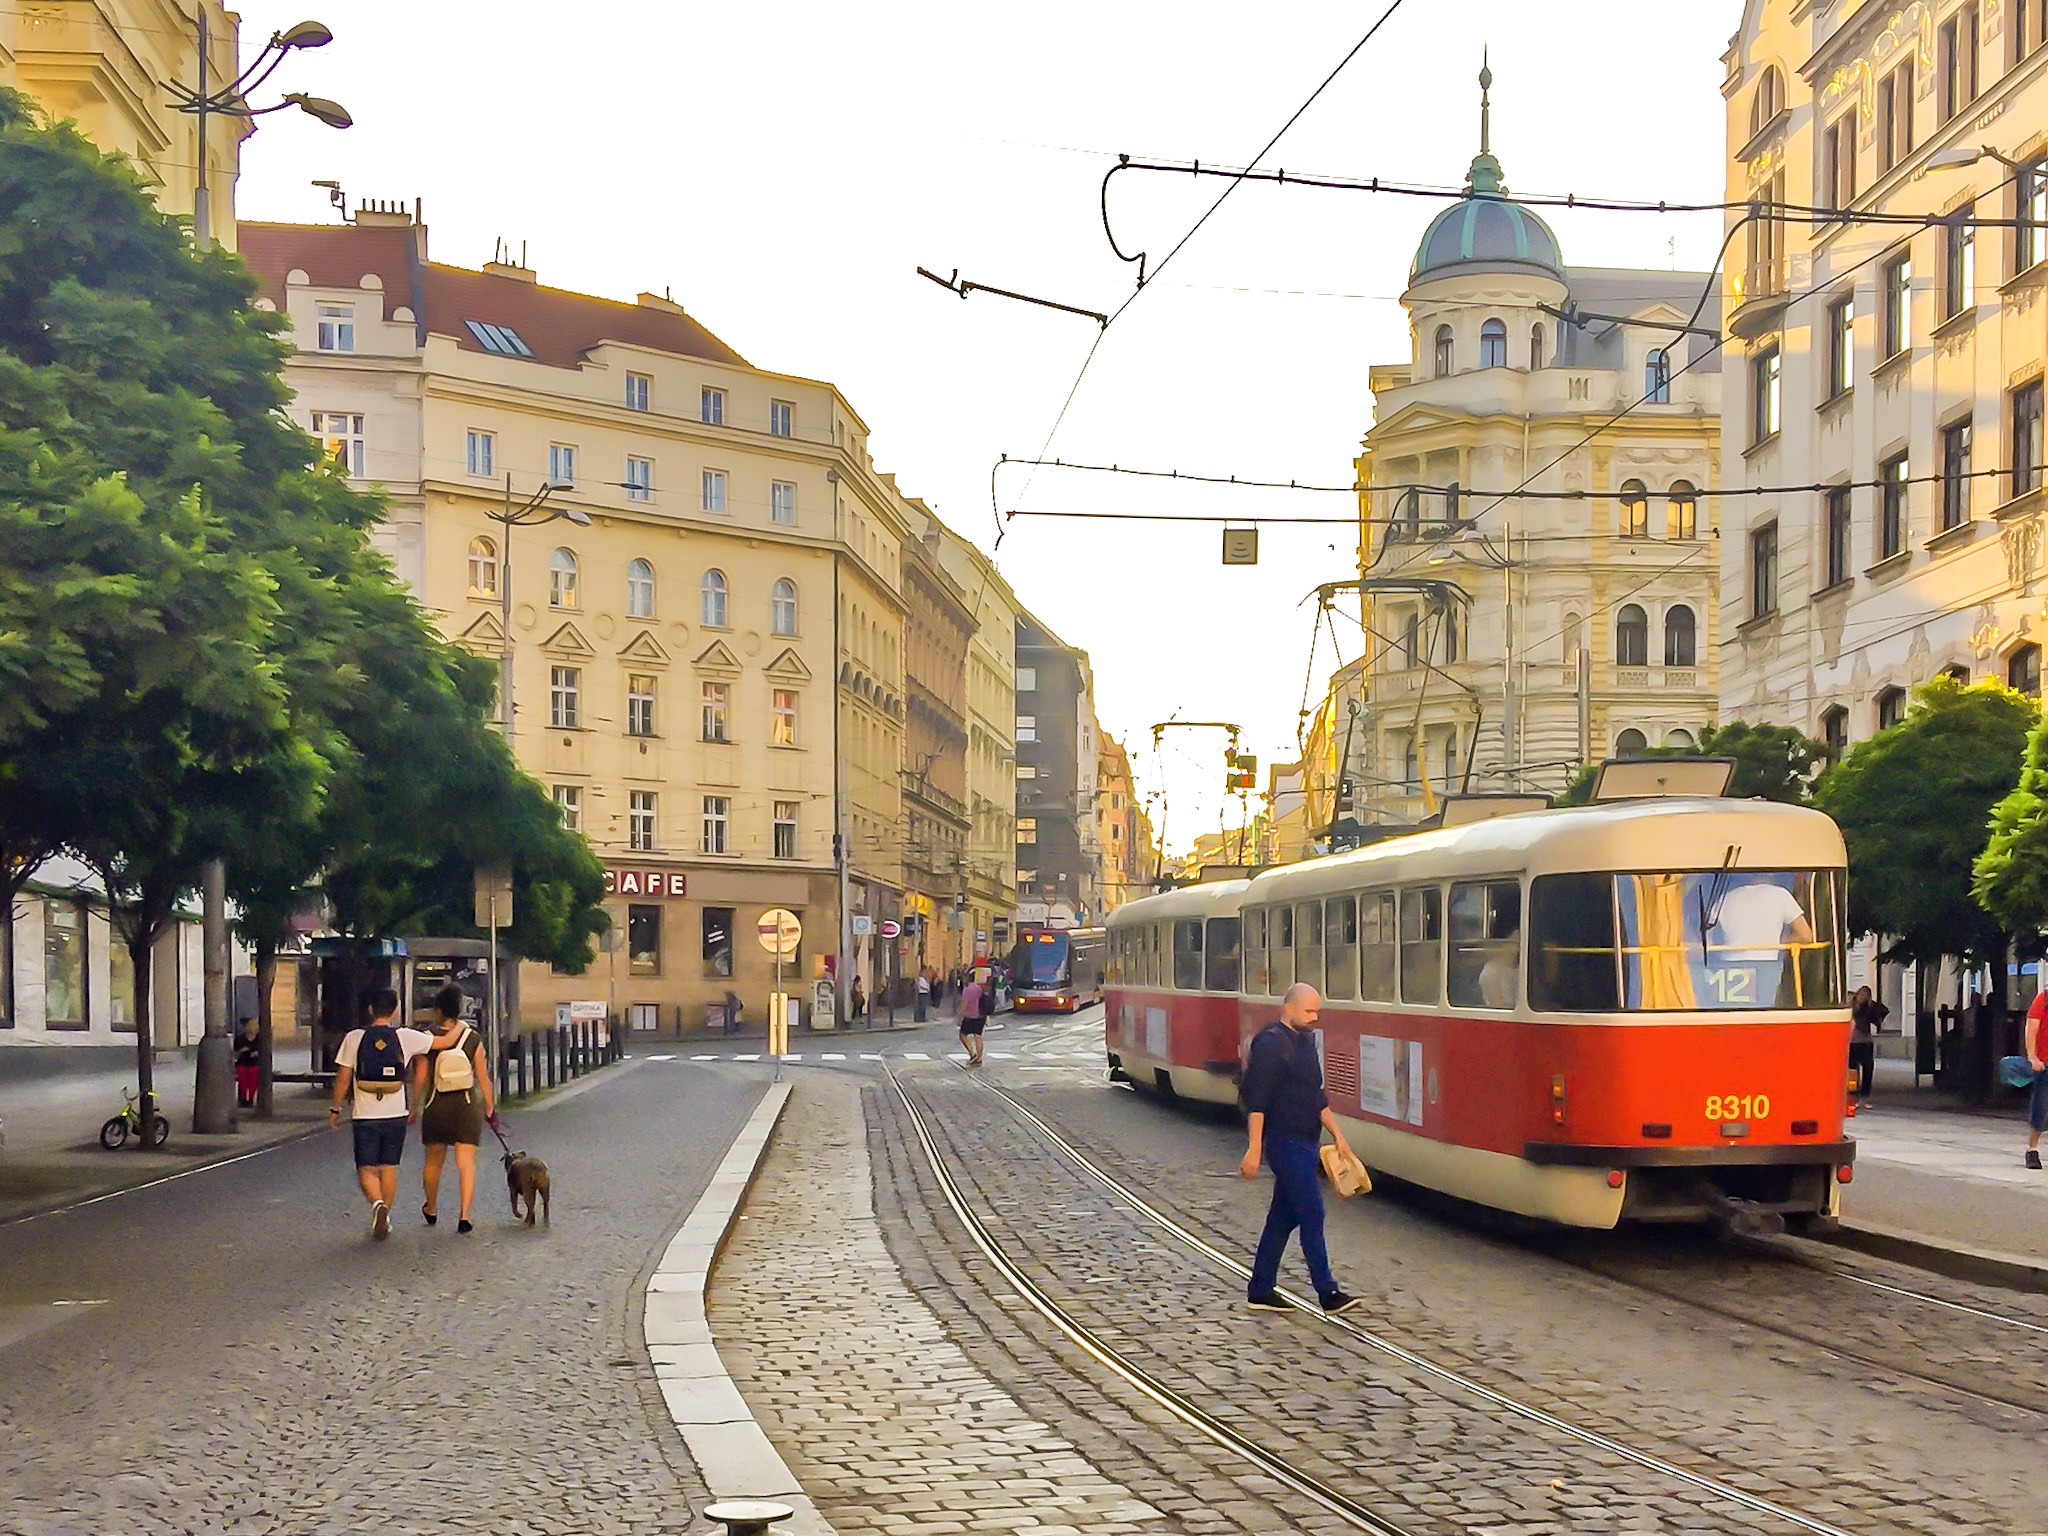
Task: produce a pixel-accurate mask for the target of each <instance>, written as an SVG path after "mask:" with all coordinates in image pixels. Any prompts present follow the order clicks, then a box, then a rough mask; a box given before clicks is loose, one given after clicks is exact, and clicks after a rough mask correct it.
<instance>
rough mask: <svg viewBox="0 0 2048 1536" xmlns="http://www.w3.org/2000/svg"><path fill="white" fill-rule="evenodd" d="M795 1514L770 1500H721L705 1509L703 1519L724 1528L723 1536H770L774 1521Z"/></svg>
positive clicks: (787, 1507) (785, 1506) (785, 1518)
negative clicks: (714, 1521) (712, 1521)
mask: <svg viewBox="0 0 2048 1536" xmlns="http://www.w3.org/2000/svg"><path fill="white" fill-rule="evenodd" d="M795 1513H796V1511H795V1510H794V1509H792V1508H790V1506H789V1505H787V1504H777V1503H776V1502H774V1500H772V1499H721V1500H720V1501H719V1502H718V1503H716V1504H713V1505H710V1506H709V1507H708V1508H706V1509H705V1511H704V1518H705V1519H707V1520H716V1521H717V1522H718V1523H719V1524H720V1525H722V1526H724V1527H725V1536H771V1527H773V1526H774V1524H775V1522H776V1521H778V1520H787V1519H789V1518H790V1517H791V1516H792V1515H794V1514H795Z"/></svg>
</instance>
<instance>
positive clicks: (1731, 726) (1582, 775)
mask: <svg viewBox="0 0 2048 1536" xmlns="http://www.w3.org/2000/svg"><path fill="white" fill-rule="evenodd" d="M1637 756H1639V757H1700V756H1705V757H1732V758H1734V759H1735V774H1734V777H1733V779H1732V780H1731V781H1730V783H1729V786H1728V793H1729V794H1731V795H1736V796H1739V797H1741V798H1742V799H1745V800H1752V799H1764V800H1780V801H1783V802H1785V803H1786V804H1788V805H1804V804H1805V803H1806V802H1807V800H1808V798H1809V797H1810V796H1811V794H1812V792H1813V776H1814V774H1815V773H1816V772H1817V771H1818V770H1819V768H1820V767H1821V765H1822V764H1824V763H1825V762H1826V761H1827V748H1826V747H1825V746H1823V745H1822V744H1821V743H1820V742H1817V741H1815V740H1814V739H1813V738H1812V737H1811V736H1808V735H1805V734H1804V733H1803V732H1800V731H1798V730H1795V729H1794V728H1793V727H1791V726H1789V725H1751V724H1750V723H1749V722H1748V721H1746V720H1730V721H1729V722H1728V723H1727V724H1725V725H1710V726H1708V727H1707V728H1706V729H1705V730H1703V731H1701V732H1700V735H1699V743H1698V745H1696V746H1691V747H1651V748H1648V749H1647V750H1645V751H1643V752H1640V753H1638V754H1637ZM1599 773H1600V765H1599V764H1598V763H1588V764H1587V765H1586V766H1585V767H1583V768H1581V769H1580V770H1579V771H1578V773H1577V775H1576V776H1575V777H1574V778H1573V779H1572V782H1571V784H1570V785H1569V786H1567V787H1566V789H1565V791H1564V793H1563V794H1561V795H1559V796H1558V797H1557V799H1556V800H1554V801H1553V802H1551V803H1552V804H1554V805H1584V804H1586V802H1587V801H1588V800H1590V799H1591V798H1592V796H1593V781H1594V779H1596V778H1597V777H1598V776H1599Z"/></svg>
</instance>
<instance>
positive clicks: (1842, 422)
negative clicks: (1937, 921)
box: [1721, 0, 2048, 750]
mask: <svg viewBox="0 0 2048 1536" xmlns="http://www.w3.org/2000/svg"><path fill="white" fill-rule="evenodd" d="M1725 63H1726V66H1727V72H1726V76H1725V78H1724V81H1723V85H1722V93H1723V95H1724V96H1725V97H1726V99H1727V112H1728V128H1727V146H1728V159H1727V177H1728V182H1727V195H1728V197H1729V198H1731V199H1734V200H1738V201H1742V200H1749V199H1759V200H1766V201H1770V202H1778V203H1784V204H1787V205H1790V206H1791V207H1792V208H1795V209H1825V210H1839V212H1832V211H1831V212H1825V213H1821V214H1819V215H1818V216H1813V215H1811V214H1809V215H1808V216H1805V217H1790V216H1787V217H1779V218H1764V219H1760V220H1756V221H1753V222H1747V223H1744V224H1743V225H1741V227H1739V228H1738V227H1736V226H1735V225H1733V224H1731V235H1732V240H1731V244H1730V253H1731V254H1730V259H1729V261H1728V264H1727V271H1728V274H1729V277H1728V286H1727V305H1728V331H1729V337H1730V340H1729V346H1728V357H1729V370H1730V372H1731V373H1732V374H1734V375H1735V377H1736V379H1737V380H1738V381H1739V382H1740V384H1741V386H1742V387H1741V401H1740V405H1739V407H1738V408H1735V409H1731V410H1730V412H1729V413H1728V416H1727V419H1726V421H1725V422H1724V424H1723V440H1724V448H1723V461H1724V462H1725V463H1726V464H1727V465H1728V471H1729V474H1730V475H1731V476H1732V477H1733V479H1734V481H1735V482H1736V484H1738V485H1742V486H1746V487H1751V488H1754V489H1755V490H1756V491H1758V492H1759V493H1760V494H1752V495H1748V496H1745V497H1743V498H1741V499H1740V500H1737V499H1733V498H1731V499H1730V500H1728V501H1727V502H1726V503H1725V504H1724V505H1725V507H1726V509H1727V511H1726V516H1727V525H1726V528H1725V531H1724V534H1723V538H1722V550H1721V569H1722V587H1721V592H1722V612H1723V618H1722V624H1721V633H1722V645H1721V680H1722V687H1721V692H1722V704H1721V712H1722V715H1723V717H1724V718H1741V719H1746V720H1753V721H1766V720H1767V721H1772V722H1775V723H1780V724H1785V725H1792V726H1797V727H1799V728H1800V729H1801V730H1804V731H1806V732H1808V733H1809V734H1811V735H1814V736H1816V737H1820V738H1822V739H1824V740H1827V741H1829V742H1830V743H1832V744H1833V745H1834V746H1835V747H1836V748H1837V750H1839V749H1840V748H1841V747H1842V746H1844V745H1846V744H1847V743H1849V742H1851V741H1856V740H1860V739H1862V738H1864V737H1867V736H1869V735H1871V734H1872V733H1873V732H1874V731H1876V730H1878V729H1879V728H1881V727H1882V726H1884V725H1886V724H1888V723H1890V722H1891V721H1892V720H1894V719H1896V718H1897V717H1898V716H1899V714H1900V713H1901V712H1902V711H1903V709H1904V708H1905V705H1906V701H1907V698H1908V694H1909V690H1910V689H1911V688H1912V687H1913V685H1914V684H1916V683H1919V682H1922V681H1924V680H1925V679H1927V678H1928V677H1930V676H1932V675H1933V674H1934V673H1936V672H1942V671H1947V672H1953V673H1955V674H1956V675H1958V676H1961V677H1964V678H1970V679H1982V678H1997V679H1999V680H2001V681H2006V682H2010V683H2011V684H2013V685H2014V686H2016V687H2019V688H2021V689H2023V690H2024V691H2026V692H2028V693H2031V694H2034V695H2036V696H2038V695H2039V694H2040V691H2041V649H2042V647H2043V645H2048V617H2044V606H2048V605H2044V597H2048V564H2044V559H2048V549H2044V539H2043V512H2044V502H2043V492H2042V468H2041V466H2042V464H2043V462H2044V460H2048V452H2044V451H2043V437H2042V431H2043V429H2042V374H2043V362H2044V354H2048V306H2044V303H2043V299H2044V295H2048V18H2044V7H2043V6H2042V4H2041V3H2040V0H2028V3H2026V4H2020V3H2017V0H1915V3H1913V4H1909V5H1901V6H1891V7H1883V8H1879V7H1872V6H1862V7H1849V6H1835V7H1832V8H1830V7H1825V6H1809V5H1806V4H1803V3H1794V0H1750V3H1748V4H1747V5H1746V6H1745V7H1744V9H1743V16H1742V21H1741V26H1740V28H1739V30H1738V31H1737V32H1736V34H1735V37H1734V40H1733V42H1732V43H1731V45H1730V47H1729V50H1728V53H1727V55H1726V59H1725ZM2000 157H2003V158H2000ZM1973 218H1974V219H1981V220H1986V221H1991V222H1987V223H1984V224H1981V225H1979V224H1973V223H1972V222H1971V220H1972V219H1973ZM1879 219H1882V220H1884V222H1877V220H1879ZM1918 219H1932V220H1945V221H1953V222H1952V223H1945V224H1944V223H1937V224H1934V225H1932V226H1929V225H1923V224H1919V223H1916V222H1914V221H1915V220H1918ZM1900 220H1903V222H1899V221H1900ZM2016 220H2017V221H2024V223H2023V225H2022V226H2015V225H2014V223H2013V221H2016ZM1812 486H1821V487H1823V489H1821V490H1819V491H1815V490H1811V489H1806V487H1812ZM1775 487H1799V488H1798V489H1784V490H1778V489H1773V488H1775Z"/></svg>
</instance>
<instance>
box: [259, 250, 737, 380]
mask: <svg viewBox="0 0 2048 1536" xmlns="http://www.w3.org/2000/svg"><path fill="white" fill-rule="evenodd" d="M236 239H237V242H238V243H239V245H240V247H241V252H242V258H243V260H245V261H247V262H248V264H249V267H250V270H251V271H253V272H254V273H255V274H256V276H257V279H258V281H259V282H260V284H261V286H262V291H263V293H264V295H265V296H266V297H268V298H269V299H270V300H271V302H272V303H274V304H276V305H277V306H278V307H279V308H280V309H282V308H283V307H284V286H285V283H284V280H285V275H286V274H287V273H289V272H291V271H294V270H297V271H302V272H304V273H305V274H306V276H307V277H308V278H309V279H311V281H312V283H313V284H314V286H316V287H322V288H354V287H356V286H358V285H359V284H360V283H361V281H362V279H363V276H364V275H365V274H366V273H373V272H374V273H375V274H376V275H377V276H378V277H379V278H380V279H381V280H382V281H383V284H384V291H385V293H386V294H388V295H390V296H391V297H390V299H389V301H388V302H389V303H390V304H391V305H392V307H394V308H395V307H396V306H398V305H400V304H405V305H409V306H410V307H411V308H412V310H413V312H414V315H415V316H416V317H417V318H418V319H420V320H421V321H423V322H424V324H425V326H426V329H427V330H428V331H429V332H431V333H432V334H434V335H436V336H448V337H452V338H453V339H454V341H455V343H456V345H457V346H460V347H462V348H463V349H464V350H466V351H470V352H483V351H486V350H488V349H487V348H485V347H484V345H483V344H482V343H481V342H479V341H478V340H477V339H476V336H475V335H474V333H472V332H471V331H470V329H469V327H468V326H467V325H465V324H464V323H463V322H464V321H467V320H481V321H485V322H487V323H488V324H491V325H501V326H509V327H510V328H511V329H512V330H514V331H516V332H518V334H519V339H520V340H521V341H523V342H525V343H526V345H527V346H528V347H529V348H531V349H532V351H533V355H534V359H535V361H537V362H542V363H548V364H551V365H553V366H555V367H557V368H574V367H576V366H578V365H579V364H580V363H582V361H583V359H584V357H585V356H586V355H587V354H588V353H589V352H590V350H591V349H592V348H593V347H596V346H598V345H599V344H600V343H603V342H607V341H618V342H625V343H628V344H630V345H633V346H640V347H647V348H649V349H650V350H653V351H659V352H672V353H676V354H679V355H681V356H684V357H702V358H708V359H710V360H711V361H713V362H720V363H732V364H736V365H738V366H740V367H747V366H749V365H748V363H747V360H746V359H745V358H743V357H741V356H740V355H739V353H737V352H735V351H733V349H732V348H731V347H728V346H727V345H726V344H725V343H724V342H722V341H720V340H719V339H718V338H717V337H716V336H714V335H712V333H711V332H710V331H708V330H706V329H705V328H704V327H703V326H701V325H699V324H698V323H697V322H696V320H694V319H692V318H691V317H690V316H689V315H686V314H680V313H677V312H676V311H673V310H669V309H665V308H658V307H655V306H652V305H643V304H621V303H618V302H616V301H615V300H612V299H601V298H597V297H594V296H593V295H590V294H585V293H571V292H569V291H568V290H567V289H564V288H543V287H541V286H540V285H539V284H537V283H530V282H527V281H526V280H525V279H523V278H518V277H503V276H500V275H498V274H497V273H493V272H473V271H470V270H469V269H468V268H466V267H451V266H444V265H442V264H441V263H439V262H430V261H427V260H426V259H425V256H426V244H427V240H426V230H425V228H424V227H423V226H417V225H413V226H400V225H388V226H387V225H368V226H365V225H354V224H262V223H255V222H244V223H242V224H240V225H238V226H237V230H236Z"/></svg>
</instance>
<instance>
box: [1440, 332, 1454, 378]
mask: <svg viewBox="0 0 2048 1536" xmlns="http://www.w3.org/2000/svg"><path fill="white" fill-rule="evenodd" d="M1456 357H1457V348H1456V347H1455V346H1453V345H1452V342H1451V328H1450V327H1449V326H1448V325H1440V326H1438V327H1437V328H1436V376H1437V377H1438V378H1440V379H1441V378H1443V377H1444V376H1445V375H1446V374H1448V373H1449V372H1450V371H1451V364H1452V363H1453V362H1454V361H1455V360H1456Z"/></svg>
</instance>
